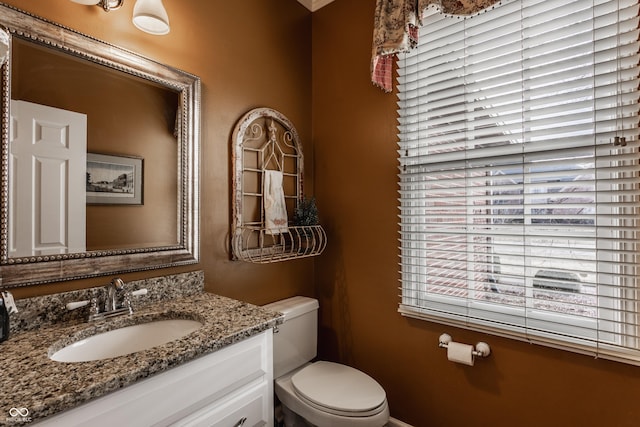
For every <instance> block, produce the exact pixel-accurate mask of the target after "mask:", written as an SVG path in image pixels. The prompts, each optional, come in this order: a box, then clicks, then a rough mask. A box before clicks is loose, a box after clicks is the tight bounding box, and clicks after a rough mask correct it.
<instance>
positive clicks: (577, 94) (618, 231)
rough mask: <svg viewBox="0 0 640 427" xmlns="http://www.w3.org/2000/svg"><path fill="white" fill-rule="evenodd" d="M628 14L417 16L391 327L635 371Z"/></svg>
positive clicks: (636, 207) (634, 39)
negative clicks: (594, 359)
mask: <svg viewBox="0 0 640 427" xmlns="http://www.w3.org/2000/svg"><path fill="white" fill-rule="evenodd" d="M638 36H639V32H638V4H637V0H614V1H605V0H593V1H584V0H578V1H555V0H553V1H549V0H547V1H541V0H521V1H504V2H502V4H501V5H499V6H497V7H495V8H494V9H491V10H488V11H485V13H481V14H479V15H476V16H474V17H473V18H471V19H461V18H459V17H451V16H446V15H443V14H441V13H440V12H439V11H438V10H437V9H436V8H429V9H428V10H427V12H426V16H425V20H424V24H423V26H422V28H420V40H419V44H418V47H417V48H416V49H413V50H412V51H410V52H408V53H406V54H401V55H400V58H399V67H398V68H399V69H398V74H399V77H398V83H399V85H398V93H399V95H398V96H399V106H400V108H399V121H400V126H399V129H400V135H399V136H400V143H399V145H400V149H399V151H398V152H399V161H400V173H399V185H400V234H401V236H400V242H401V243H400V254H401V271H400V274H401V302H400V312H401V313H403V314H405V315H408V316H415V317H420V318H426V319H431V320H436V321H439V322H442V323H448V324H452V325H456V326H462V327H471V328H474V329H477V330H482V331H487V332H491V333H496V334H501V335H505V336H511V337H515V338H519V339H525V340H530V341H532V342H537V343H542V344H546V345H552V346H556V347H561V348H567V349H572V350H574V351H579V352H587V353H589V354H594V355H596V356H598V357H606V358H612V359H616V360H623V361H626V362H628V363H634V364H640V322H639V320H640V280H639V279H640V274H639V273H640V272H639V268H640V265H639V262H640V241H639V237H640V164H639V157H640V154H639V145H640V143H639V141H638V112H639V105H638V99H639V97H640V93H639V91H638V86H639V81H640V79H639V66H638V64H639V59H640V55H639V54H638V52H639V46H638V38H639V37H638Z"/></svg>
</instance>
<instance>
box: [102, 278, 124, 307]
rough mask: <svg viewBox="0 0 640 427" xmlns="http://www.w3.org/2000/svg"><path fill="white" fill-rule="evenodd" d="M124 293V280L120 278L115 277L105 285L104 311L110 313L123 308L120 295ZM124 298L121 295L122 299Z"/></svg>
mask: <svg viewBox="0 0 640 427" xmlns="http://www.w3.org/2000/svg"><path fill="white" fill-rule="evenodd" d="M122 294H124V282H123V281H122V279H121V278H119V277H116V278H115V279H113V280H111V283H109V284H108V285H107V296H106V298H105V300H104V313H110V312H113V311H116V310H117V309H120V308H123V302H124V301H121V298H119V297H120V295H122ZM124 299H125V298H124V297H123V298H122V300H124Z"/></svg>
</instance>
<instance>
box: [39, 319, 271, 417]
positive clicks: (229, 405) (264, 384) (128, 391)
mask: <svg viewBox="0 0 640 427" xmlns="http://www.w3.org/2000/svg"><path fill="white" fill-rule="evenodd" d="M114 363H115V360H114ZM37 425H38V426H46V427H49V426H60V427H71V426H78V427H80V426H83V427H85V426H93V427H99V426H105V427H113V426H123V427H124V426H140V427H148V426H185V427H186V426H207V427H212V426H215V427H218V426H220V427H236V426H244V427H249V426H265V425H266V426H273V332H272V330H271V329H268V330H266V331H264V332H262V333H260V334H258V335H255V336H253V337H251V338H247V339H245V340H243V341H240V342H238V343H236V344H232V345H230V346H228V347H225V348H223V349H221V350H218V351H216V352H214V353H211V354H208V355H205V356H202V357H200V358H198V359H195V360H193V361H190V362H186V363H185V364H183V365H180V366H178V367H176V368H173V369H171V370H169V371H166V372H163V373H160V374H157V375H155V376H152V377H150V378H147V379H145V380H141V381H139V382H137V383H135V384H132V385H130V386H128V387H125V388H124V389H122V390H120V391H116V392H113V393H111V394H108V395H106V396H103V397H100V398H97V399H95V400H93V401H90V402H88V403H85V404H83V405H81V406H79V407H77V408H74V409H70V410H68V411H65V412H63V413H60V414H58V415H55V416H52V417H50V418H46V419H44V420H42V421H40V422H39V423H37Z"/></svg>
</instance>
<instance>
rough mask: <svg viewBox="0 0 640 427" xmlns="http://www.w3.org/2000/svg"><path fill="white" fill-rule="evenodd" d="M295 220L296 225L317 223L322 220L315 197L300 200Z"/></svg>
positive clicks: (294, 216)
mask: <svg viewBox="0 0 640 427" xmlns="http://www.w3.org/2000/svg"><path fill="white" fill-rule="evenodd" d="M293 222H294V224H295V225H317V224H318V223H319V222H320V220H319V219H318V208H317V207H316V199H315V197H311V198H310V199H307V198H303V199H300V200H298V204H297V205H296V210H295V212H294V215H293Z"/></svg>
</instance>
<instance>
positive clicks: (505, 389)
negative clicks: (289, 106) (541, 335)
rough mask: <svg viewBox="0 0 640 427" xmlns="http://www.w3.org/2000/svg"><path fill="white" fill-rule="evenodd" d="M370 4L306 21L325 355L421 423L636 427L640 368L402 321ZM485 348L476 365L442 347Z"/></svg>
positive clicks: (395, 410)
mask: <svg viewBox="0 0 640 427" xmlns="http://www.w3.org/2000/svg"><path fill="white" fill-rule="evenodd" d="M374 6H375V0H359V1H352V0H336V1H335V2H334V3H331V4H330V5H328V6H326V7H324V8H322V9H320V10H319V11H317V12H314V13H313V24H312V28H313V36H312V40H313V75H314V79H313V94H312V100H313V138H314V143H315V160H316V174H315V178H316V197H317V201H318V206H319V207H320V208H321V209H322V213H323V220H324V224H325V225H326V228H327V232H328V235H329V242H330V245H329V247H328V249H327V252H326V253H325V254H323V256H321V257H320V259H318V262H317V264H316V290H317V294H318V296H319V297H320V306H321V314H322V318H321V332H322V339H321V342H320V348H321V350H322V352H323V353H324V356H325V357H327V358H329V359H335V360H340V361H344V362H348V363H350V364H352V365H355V366H357V367H359V368H361V369H363V370H364V371H366V372H368V373H370V374H371V375H372V376H374V377H375V378H376V379H378V380H379V381H380V382H381V383H382V384H383V386H384V387H385V389H386V391H387V393H388V397H389V401H390V405H391V413H392V415H393V416H394V417H395V418H398V419H400V420H402V421H405V422H408V423H410V424H413V425H414V426H416V427H421V426H429V427H456V426H460V427H467V426H472V425H476V426H508V427H511V426H518V427H528V426H531V427H534V426H535V427H540V426H549V427H556V426H612V427H613V426H615V427H622V426H636V425H638V420H639V419H640V405H638V393H639V392H640V367H632V366H628V365H624V364H621V363H615V362H609V361H605V360H594V359H592V358H589V357H586V356H581V355H576V354H573V353H569V352H565V351H559V350H554V349H549V348H544V347H539V346H535V345H530V344H526V343H521V342H516V341H512V340H507V339H502V338H497V337H492V336H487V335H484V334H480V333H474V332H470V331H464V330H457V329H454V328H451V327H446V326H443V325H438V324H433V323H429V322H424V321H417V320H409V319H407V318H404V317H402V316H400V315H399V314H398V313H397V303H398V289H397V287H398V278H399V276H398V273H397V270H398V265H397V263H398V251H397V249H396V246H397V238H398V234H397V233H398V227H397V225H396V224H397V214H398V211H397V208H396V199H397V197H398V195H397V185H396V173H397V162H396V151H395V150H396V127H395V126H396V112H395V109H396V104H395V103H396V96H395V95H394V94H384V93H383V92H382V91H380V90H378V89H376V88H374V87H373V86H372V85H371V84H370V83H369V76H368V73H369V61H370V52H371V36H372V24H373V10H374ZM442 332H448V333H449V334H451V335H452V336H453V337H454V339H455V340H456V341H461V342H465V343H470V344H475V343H476V342H478V341H486V342H488V343H489V344H490V345H491V347H492V350H493V354H492V355H491V357H489V358H488V359H486V360H480V361H478V362H477V363H476V366H475V367H466V366H463V365H456V364H453V363H450V362H448V361H447V360H446V353H445V351H444V350H441V349H438V346H437V342H438V337H439V335H440V334H441V333H442Z"/></svg>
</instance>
